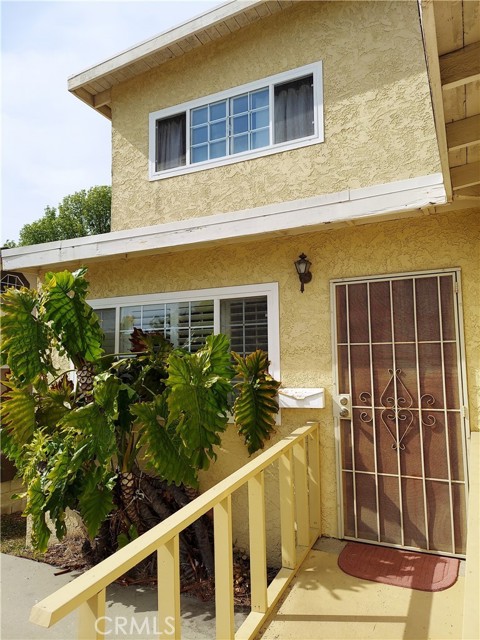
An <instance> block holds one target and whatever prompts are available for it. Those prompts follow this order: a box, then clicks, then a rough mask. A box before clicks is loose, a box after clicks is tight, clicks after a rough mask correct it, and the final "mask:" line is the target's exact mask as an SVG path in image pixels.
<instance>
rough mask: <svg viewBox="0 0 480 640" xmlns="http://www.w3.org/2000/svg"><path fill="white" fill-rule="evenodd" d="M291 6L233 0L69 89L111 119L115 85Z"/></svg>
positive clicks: (288, 1)
mask: <svg viewBox="0 0 480 640" xmlns="http://www.w3.org/2000/svg"><path fill="white" fill-rule="evenodd" d="M292 5H293V0H278V1H277V0H275V1H272V0H231V1H230V2H226V3H225V4H222V5H220V6H219V7H217V8H216V9H212V10H210V11H207V12H205V13H202V14H201V15H199V16H197V17H196V18H194V19H192V20H189V21H187V22H184V23H183V24H181V25H179V26H178V27H174V28H173V29H169V30H168V31H165V32H163V33H161V34H159V35H157V36H155V37H153V38H149V39H148V40H145V41H144V42H141V43H140V44H137V45H135V46H133V47H131V48H129V49H127V50H125V51H122V52H121V53H118V54H117V55H114V56H112V57H111V58H108V59H107V60H104V61H103V62H100V63H99V64H96V65H95V66H93V67H89V68H88V69H85V70H84V71H81V72H80V73H77V74H75V75H73V76H71V77H70V78H69V79H68V90H69V91H70V92H71V93H73V94H74V95H75V96H77V98H80V100H82V101H83V102H85V103H86V104H88V105H89V106H90V107H92V108H93V109H95V111H98V112H99V113H101V114H102V115H104V116H105V117H106V118H108V119H111V117H112V111H111V107H110V103H111V90H112V87H114V86H115V85H117V84H120V83H121V82H125V81H126V80H129V79H131V78H134V77H135V76H138V75H140V74H142V73H145V72H146V71H150V70H151V69H154V68H156V67H159V66H160V65H162V64H164V63H165V62H168V61H169V60H172V59H173V58H178V57H181V56H183V55H184V54H185V53H187V52H189V51H192V50H193V49H197V48H200V47H202V46H205V45H208V44H210V43H211V42H214V41H215V40H218V39H220V38H223V37H225V36H228V35H229V34H231V33H234V32H235V31H238V30H239V29H242V28H243V27H246V26H248V25H250V24H252V23H254V22H257V21H258V20H262V19H263V18H265V17H268V16H270V15H273V14H274V13H278V12H279V11H283V10H284V9H287V8H288V7H290V6H292Z"/></svg>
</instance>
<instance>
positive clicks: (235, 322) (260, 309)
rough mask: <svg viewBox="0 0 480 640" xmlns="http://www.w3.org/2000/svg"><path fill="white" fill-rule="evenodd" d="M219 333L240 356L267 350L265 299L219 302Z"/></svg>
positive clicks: (261, 297)
mask: <svg viewBox="0 0 480 640" xmlns="http://www.w3.org/2000/svg"><path fill="white" fill-rule="evenodd" d="M220 326H221V332H222V333H225V334H226V335H227V336H229V338H230V342H231V348H232V349H233V350H234V351H237V352H238V353H240V354H241V355H244V356H245V355H248V354H249V353H252V352H253V351H255V350H256V349H263V350H264V351H267V349H268V319H267V297H266V296H258V297H253V298H236V299H233V300H222V301H221V302H220Z"/></svg>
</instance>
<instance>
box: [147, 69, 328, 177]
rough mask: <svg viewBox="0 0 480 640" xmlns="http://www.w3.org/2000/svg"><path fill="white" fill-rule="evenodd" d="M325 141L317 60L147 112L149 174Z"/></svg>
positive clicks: (195, 168) (172, 172)
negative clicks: (262, 78) (231, 87)
mask: <svg viewBox="0 0 480 640" xmlns="http://www.w3.org/2000/svg"><path fill="white" fill-rule="evenodd" d="M322 141H323V104H322V67H321V63H320V62H318V63H315V64H311V65H307V66H305V67H301V68H299V69H294V70H292V71H289V72H286V73H281V74H278V75H275V76H271V77H269V78H265V79H264V80H259V81H256V82H253V83H250V84H248V85H242V86H241V87H236V88H234V89H231V90H229V91H224V92H221V93H217V94H214V95H211V96H207V97H205V98H202V99H199V100H193V101H192V102H189V103H185V104H182V105H178V106H176V107H170V108H168V109H163V110H162V111H157V112H155V113H151V114H150V178H151V179H159V178H167V177H170V176H172V175H179V174H182V173H189V172H191V171H199V170H201V169H206V168H209V167H212V166H219V165H222V164H229V163H232V162H239V161H241V160H243V159H248V158H252V157H259V156H262V155H268V154H271V153H277V152H279V151H285V150H287V149H292V148H296V147H301V146H305V145H308V144H316V143H318V142H322Z"/></svg>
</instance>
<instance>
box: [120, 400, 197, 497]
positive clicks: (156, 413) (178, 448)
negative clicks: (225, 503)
mask: <svg viewBox="0 0 480 640" xmlns="http://www.w3.org/2000/svg"><path fill="white" fill-rule="evenodd" d="M130 411H131V412H132V414H133V415H134V416H136V418H137V421H136V423H137V425H138V426H140V428H141V429H142V432H143V433H142V439H141V444H142V445H144V447H145V458H146V460H147V462H148V464H149V465H150V466H151V467H153V469H155V471H156V472H157V473H158V475H159V476H160V477H161V478H163V479H164V480H166V481H167V482H168V483H175V484H177V485H180V484H182V483H183V484H186V485H189V486H191V487H197V486H198V480H197V476H196V472H195V469H194V468H193V467H192V465H191V463H190V460H189V458H188V456H187V453H186V451H185V448H184V446H183V443H182V441H181V439H180V437H179V436H178V435H177V434H176V431H175V427H174V426H173V425H171V424H167V414H168V409H167V406H166V402H165V400H164V399H163V398H162V397H161V396H158V397H157V398H156V400H155V401H154V402H142V403H138V404H134V405H131V407H130Z"/></svg>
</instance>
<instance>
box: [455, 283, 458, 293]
mask: <svg viewBox="0 0 480 640" xmlns="http://www.w3.org/2000/svg"><path fill="white" fill-rule="evenodd" d="M455 293H458V282H457V281H455Z"/></svg>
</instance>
